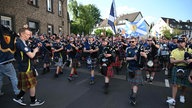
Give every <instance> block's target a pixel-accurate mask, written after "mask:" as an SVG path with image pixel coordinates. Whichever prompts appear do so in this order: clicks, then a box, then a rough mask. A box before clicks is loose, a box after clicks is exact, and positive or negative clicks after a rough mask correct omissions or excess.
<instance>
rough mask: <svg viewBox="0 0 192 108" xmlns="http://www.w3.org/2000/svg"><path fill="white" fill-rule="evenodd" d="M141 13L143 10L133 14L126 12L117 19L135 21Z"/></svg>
mask: <svg viewBox="0 0 192 108" xmlns="http://www.w3.org/2000/svg"><path fill="white" fill-rule="evenodd" d="M139 14H141V12H135V13H131V14H125V15H122V16H120V17H118V18H117V21H120V20H128V21H130V22H133V21H135V19H136V18H137V16H138V15H139ZM141 15H142V14H141Z"/></svg>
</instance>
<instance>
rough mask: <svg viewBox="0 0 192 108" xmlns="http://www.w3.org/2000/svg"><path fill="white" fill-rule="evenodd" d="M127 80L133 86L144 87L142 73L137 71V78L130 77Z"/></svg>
mask: <svg viewBox="0 0 192 108" xmlns="http://www.w3.org/2000/svg"><path fill="white" fill-rule="evenodd" d="M127 80H128V82H129V83H130V84H131V85H143V76H142V71H141V70H135V77H134V78H130V77H128V79H127Z"/></svg>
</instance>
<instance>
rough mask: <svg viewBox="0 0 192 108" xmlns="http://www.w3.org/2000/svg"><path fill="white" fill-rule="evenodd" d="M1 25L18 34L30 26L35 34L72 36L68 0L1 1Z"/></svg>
mask: <svg viewBox="0 0 192 108" xmlns="http://www.w3.org/2000/svg"><path fill="white" fill-rule="evenodd" d="M0 4H1V5H0V20H1V24H3V25H5V26H8V27H10V29H12V30H13V31H16V32H18V30H19V28H21V27H22V26H23V25H24V24H28V25H29V28H31V30H32V31H33V33H35V32H37V31H39V33H46V34H53V33H56V34H61V33H62V34H64V35H67V34H70V20H69V14H68V12H67V0H0Z"/></svg>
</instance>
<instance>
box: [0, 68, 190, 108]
mask: <svg viewBox="0 0 192 108" xmlns="http://www.w3.org/2000/svg"><path fill="white" fill-rule="evenodd" d="M38 70H39V72H41V68H38ZM125 70H126V69H122V70H121V73H120V75H115V76H114V77H113V78H112V79H111V82H110V88H109V89H110V91H109V94H104V93H103V86H104V78H103V76H101V75H100V73H98V71H96V77H95V80H96V83H95V84H94V85H89V72H88V69H86V68H85V66H82V67H81V68H79V69H78V73H79V77H78V78H76V79H75V80H74V81H72V82H69V81H68V80H67V77H68V75H69V72H70V68H68V67H65V68H64V69H63V72H64V74H62V75H60V76H59V78H54V72H55V67H52V68H51V72H50V73H47V74H45V75H41V74H40V75H39V76H38V77H37V79H38V85H37V98H39V99H42V100H45V101H46V102H45V104H43V105H42V106H38V108H169V106H168V104H167V103H166V99H167V97H168V96H171V88H170V87H169V86H171V85H168V86H167V85H166V84H165V82H167V81H169V80H170V79H167V77H166V76H165V75H164V72H158V73H157V74H156V76H155V79H154V82H153V84H148V83H145V84H144V85H143V86H140V87H139V92H138V95H137V104H136V106H132V105H130V104H129V98H128V96H129V92H130V87H131V85H130V84H129V83H128V82H127V81H126V80H125ZM165 79H167V81H165ZM166 86H167V87H166ZM2 91H3V92H4V93H5V94H4V95H3V96H0V108H23V106H20V105H18V104H17V103H15V102H14V101H12V98H13V96H14V94H13V91H12V87H11V83H10V81H9V80H8V79H7V78H6V77H5V79H4V85H3V88H2ZM178 94H179V93H178ZM191 94H192V89H191V88H189V89H188V90H187V94H186V103H185V104H181V103H179V99H177V100H176V101H177V104H176V107H175V108H192V97H191ZM178 97H179V95H178ZM24 99H25V101H26V103H27V106H25V107H26V108H28V107H30V106H29V103H30V98H29V93H27V94H26V95H25V96H24Z"/></svg>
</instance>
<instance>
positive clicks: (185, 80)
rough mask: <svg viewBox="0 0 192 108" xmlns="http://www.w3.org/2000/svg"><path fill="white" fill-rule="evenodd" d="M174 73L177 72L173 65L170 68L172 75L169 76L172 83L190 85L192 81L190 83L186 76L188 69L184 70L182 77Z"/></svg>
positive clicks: (191, 85) (188, 72)
mask: <svg viewBox="0 0 192 108" xmlns="http://www.w3.org/2000/svg"><path fill="white" fill-rule="evenodd" d="M176 74H177V69H176V67H175V66H174V67H173V69H172V77H171V78H172V79H171V81H172V84H176V85H180V86H186V87H192V83H190V82H189V80H188V76H189V74H190V71H187V72H185V77H184V79H180V78H177V76H176Z"/></svg>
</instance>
